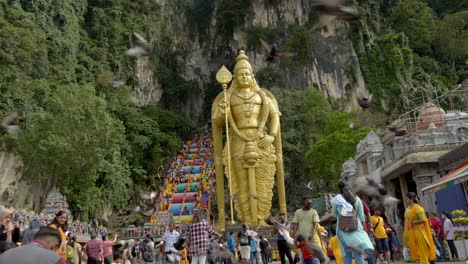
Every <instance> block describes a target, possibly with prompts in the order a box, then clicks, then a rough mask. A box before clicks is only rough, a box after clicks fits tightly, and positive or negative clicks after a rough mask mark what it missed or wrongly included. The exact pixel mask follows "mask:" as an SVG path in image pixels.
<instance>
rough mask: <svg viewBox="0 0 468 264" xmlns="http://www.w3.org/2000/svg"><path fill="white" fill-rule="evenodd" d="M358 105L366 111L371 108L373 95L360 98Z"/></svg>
mask: <svg viewBox="0 0 468 264" xmlns="http://www.w3.org/2000/svg"><path fill="white" fill-rule="evenodd" d="M358 104H359V106H361V107H362V108H364V109H366V108H369V107H371V104H372V94H371V95H369V96H363V97H362V98H358Z"/></svg>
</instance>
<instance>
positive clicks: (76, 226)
mask: <svg viewBox="0 0 468 264" xmlns="http://www.w3.org/2000/svg"><path fill="white" fill-rule="evenodd" d="M0 210H9V211H11V212H12V219H13V221H14V222H15V225H16V226H17V227H18V228H19V230H20V231H21V232H24V231H25V230H27V229H28V228H29V227H30V226H31V225H37V224H38V225H40V226H47V225H49V224H50V223H52V221H53V219H54V218H55V213H50V212H49V211H48V210H46V209H44V210H42V211H41V212H40V213H36V212H34V211H31V210H25V209H16V208H14V207H9V208H6V207H5V206H4V205H0ZM56 211H66V212H67V214H68V215H70V212H69V211H68V210H56ZM69 223H70V224H69V229H70V230H69V231H70V232H72V233H73V234H76V235H90V234H91V232H97V234H98V235H99V236H103V235H106V234H107V228H106V227H104V226H102V225H98V224H97V221H96V220H93V221H91V222H89V223H87V222H81V221H80V220H75V221H69Z"/></svg>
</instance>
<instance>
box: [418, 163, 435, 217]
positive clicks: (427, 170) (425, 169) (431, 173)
mask: <svg viewBox="0 0 468 264" xmlns="http://www.w3.org/2000/svg"><path fill="white" fill-rule="evenodd" d="M438 177H439V174H438V171H437V164H428V163H425V164H418V165H416V167H415V168H414V169H413V180H414V181H415V182H416V188H417V190H418V196H419V199H420V204H421V205H422V206H423V207H424V209H425V210H426V212H437V206H436V201H435V195H434V194H427V195H423V194H422V191H421V190H422V188H424V187H426V186H429V185H431V183H432V181H433V179H436V178H438Z"/></svg>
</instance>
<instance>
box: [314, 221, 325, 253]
mask: <svg viewBox="0 0 468 264" xmlns="http://www.w3.org/2000/svg"><path fill="white" fill-rule="evenodd" d="M323 231H326V229H325V227H323V226H321V225H320V224H317V230H316V231H315V235H314V239H315V241H316V242H317V245H318V246H319V247H320V248H321V249H322V251H323V252H324V253H325V255H326V254H327V244H326V243H325V241H323V238H322V236H321V235H320V233H322V232H323Z"/></svg>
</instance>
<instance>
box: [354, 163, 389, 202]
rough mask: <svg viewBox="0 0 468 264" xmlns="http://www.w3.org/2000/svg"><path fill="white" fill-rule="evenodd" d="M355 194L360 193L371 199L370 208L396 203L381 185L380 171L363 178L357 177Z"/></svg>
mask: <svg viewBox="0 0 468 264" xmlns="http://www.w3.org/2000/svg"><path fill="white" fill-rule="evenodd" d="M354 189H355V191H356V192H362V193H365V194H366V195H368V196H369V197H370V198H372V201H371V207H372V208H375V207H380V208H381V207H384V206H386V205H392V204H394V203H396V202H398V199H397V198H395V197H393V196H392V195H390V194H389V193H388V192H387V190H386V189H385V187H384V186H383V184H382V178H381V173H380V169H379V170H376V171H374V172H372V173H371V174H369V175H368V176H365V177H357V179H356V181H355V185H354Z"/></svg>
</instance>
